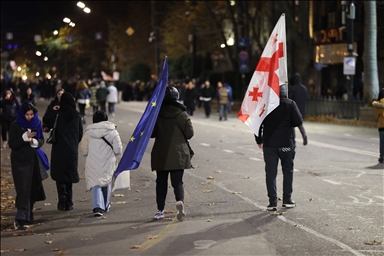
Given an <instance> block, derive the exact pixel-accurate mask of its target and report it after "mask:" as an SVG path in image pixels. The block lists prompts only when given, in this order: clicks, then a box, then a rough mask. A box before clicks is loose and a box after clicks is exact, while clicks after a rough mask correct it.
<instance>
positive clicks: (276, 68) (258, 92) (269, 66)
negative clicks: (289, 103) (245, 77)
mask: <svg viewBox="0 0 384 256" xmlns="http://www.w3.org/2000/svg"><path fill="white" fill-rule="evenodd" d="M282 84H288V75H287V53H286V35H285V15H284V13H283V14H282V15H281V16H280V19H279V21H278V22H277V24H276V26H275V28H274V29H273V31H272V33H271V35H270V37H269V39H268V42H267V44H266V46H265V48H264V51H263V53H262V54H261V58H260V60H259V63H258V64H257V66H256V69H255V72H254V73H253V76H252V79H251V82H250V83H249V85H248V89H247V92H246V93H245V96H244V100H243V103H242V104H241V109H240V111H239V113H238V115H237V118H239V119H240V120H241V121H243V123H245V124H246V125H248V126H249V127H250V128H251V130H252V131H253V132H254V134H256V135H258V133H259V128H260V125H261V123H262V122H263V120H264V118H265V117H266V116H267V115H268V114H269V113H271V112H272V111H273V110H274V109H275V108H277V107H278V106H279V103H280V85H282Z"/></svg>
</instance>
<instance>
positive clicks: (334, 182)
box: [323, 179, 341, 185]
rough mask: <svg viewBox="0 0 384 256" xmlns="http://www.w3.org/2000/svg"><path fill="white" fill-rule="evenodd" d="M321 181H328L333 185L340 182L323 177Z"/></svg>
mask: <svg viewBox="0 0 384 256" xmlns="http://www.w3.org/2000/svg"><path fill="white" fill-rule="evenodd" d="M323 181H325V182H328V183H331V184H333V185H340V184H341V183H339V182H337V181H333V180H327V179H323Z"/></svg>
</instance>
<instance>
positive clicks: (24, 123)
mask: <svg viewBox="0 0 384 256" xmlns="http://www.w3.org/2000/svg"><path fill="white" fill-rule="evenodd" d="M16 123H17V124H18V125H20V127H22V128H24V129H31V130H32V129H36V130H37V132H36V135H35V136H34V138H36V139H40V138H42V137H43V128H42V126H41V122H40V119H39V115H38V114H37V112H36V113H35V115H34V116H33V118H32V119H31V121H28V120H27V119H26V118H25V113H24V109H23V108H22V107H20V108H19V111H18V113H17V116H16ZM35 151H36V154H37V156H38V157H39V159H40V161H41V163H42V164H43V166H44V168H45V169H46V170H49V161H48V157H47V155H46V154H45V152H44V151H43V150H41V149H40V148H35Z"/></svg>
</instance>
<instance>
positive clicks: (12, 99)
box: [0, 88, 21, 148]
mask: <svg viewBox="0 0 384 256" xmlns="http://www.w3.org/2000/svg"><path fill="white" fill-rule="evenodd" d="M20 106H21V104H20V101H19V100H18V99H17V98H16V95H15V93H14V91H13V90H12V88H7V89H6V90H5V91H4V93H3V95H2V100H1V104H0V108H1V109H2V111H1V137H2V139H3V145H2V146H3V148H6V147H7V143H8V141H7V135H8V132H9V127H10V126H11V123H12V122H13V121H15V120H16V116H17V112H18V111H19V108H20Z"/></svg>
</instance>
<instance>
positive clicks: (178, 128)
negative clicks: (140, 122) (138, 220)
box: [151, 86, 194, 221]
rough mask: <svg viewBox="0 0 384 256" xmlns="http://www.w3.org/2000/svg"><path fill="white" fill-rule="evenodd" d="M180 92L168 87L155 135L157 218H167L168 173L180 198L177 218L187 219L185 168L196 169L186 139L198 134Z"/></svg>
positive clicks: (154, 161)
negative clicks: (180, 100) (182, 101)
mask: <svg viewBox="0 0 384 256" xmlns="http://www.w3.org/2000/svg"><path fill="white" fill-rule="evenodd" d="M178 99H179V92H178V91H177V89H176V88H175V87H172V86H171V87H167V88H166V90H165V96H164V100H163V102H162V105H161V108H160V112H159V115H158V117H157V120H156V123H155V126H154V129H153V132H152V135H151V138H155V142H154V144H153V148H152V152H151V168H152V171H155V170H156V175H157V178H156V202H157V209H158V212H157V213H156V215H155V217H154V218H155V219H163V218H164V217H165V216H164V207H165V199H166V197H167V189H168V176H169V175H170V177H171V184H172V187H173V191H174V194H175V199H176V209H177V215H176V217H177V219H178V220H179V221H183V220H184V218H185V211H184V188H183V174H184V169H190V168H192V164H191V156H190V152H189V148H188V145H187V142H186V139H191V138H192V137H193V135H194V131H193V127H192V122H191V119H190V117H189V115H188V114H187V112H186V107H185V106H184V105H183V104H181V103H179V102H178Z"/></svg>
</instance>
